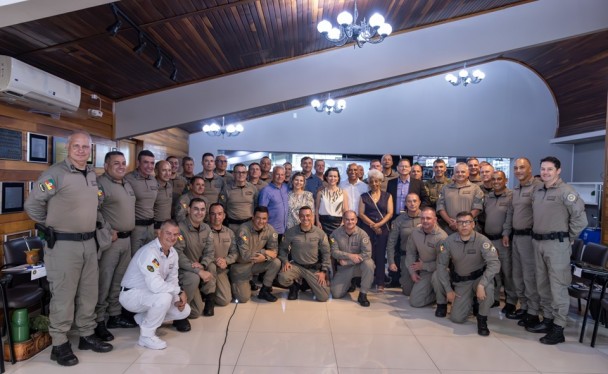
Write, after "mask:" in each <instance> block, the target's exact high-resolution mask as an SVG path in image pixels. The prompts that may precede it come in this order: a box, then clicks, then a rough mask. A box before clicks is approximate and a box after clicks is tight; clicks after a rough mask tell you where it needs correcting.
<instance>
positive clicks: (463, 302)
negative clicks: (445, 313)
mask: <svg viewBox="0 0 608 374" xmlns="http://www.w3.org/2000/svg"><path fill="white" fill-rule="evenodd" d="M435 274H437V272H435V273H433V278H432V282H433V288H434V289H435V294H436V296H437V304H447V302H448V299H447V297H446V295H447V292H446V290H445V288H444V287H443V286H442V285H441V283H440V282H439V281H438V279H437V277H436V276H435ZM479 281H481V277H479V278H477V279H475V280H470V281H464V282H457V283H454V284H453V288H454V292H456V295H458V296H456V298H455V299H454V302H453V303H452V310H451V311H450V320H451V321H452V322H454V323H464V322H465V321H466V320H467V318H468V316H469V313H471V310H472V308H473V296H475V291H476V289H477V285H478V284H479ZM492 304H494V284H492V282H490V284H488V287H486V299H485V300H483V301H482V300H480V301H479V314H481V315H482V316H486V317H487V316H488V314H489V313H490V307H492Z"/></svg>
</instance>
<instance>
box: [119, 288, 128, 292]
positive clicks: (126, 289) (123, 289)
mask: <svg viewBox="0 0 608 374" xmlns="http://www.w3.org/2000/svg"><path fill="white" fill-rule="evenodd" d="M120 290H121V291H125V292H127V291H129V290H130V288H129V287H120Z"/></svg>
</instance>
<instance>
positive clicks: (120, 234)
mask: <svg viewBox="0 0 608 374" xmlns="http://www.w3.org/2000/svg"><path fill="white" fill-rule="evenodd" d="M116 236H118V238H119V239H126V238H128V237H129V236H131V231H119V232H117V233H116Z"/></svg>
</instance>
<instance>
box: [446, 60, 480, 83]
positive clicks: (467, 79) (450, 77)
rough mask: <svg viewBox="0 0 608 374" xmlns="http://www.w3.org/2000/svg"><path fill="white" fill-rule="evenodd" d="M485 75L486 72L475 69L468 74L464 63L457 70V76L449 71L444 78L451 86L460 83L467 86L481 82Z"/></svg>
mask: <svg viewBox="0 0 608 374" xmlns="http://www.w3.org/2000/svg"><path fill="white" fill-rule="evenodd" d="M485 77H486V74H485V73H484V72H483V71H481V70H479V69H476V70H474V71H473V74H469V72H468V71H467V66H466V65H465V66H464V68H463V69H462V70H460V71H459V72H458V76H455V75H454V74H452V73H450V74H447V75H446V76H445V80H446V81H448V82H450V83H451V84H452V85H453V86H458V85H459V84H461V83H462V85H463V86H465V87H466V86H468V85H469V84H471V83H473V84H477V83H479V82H481V81H482V80H483V79H484V78H485Z"/></svg>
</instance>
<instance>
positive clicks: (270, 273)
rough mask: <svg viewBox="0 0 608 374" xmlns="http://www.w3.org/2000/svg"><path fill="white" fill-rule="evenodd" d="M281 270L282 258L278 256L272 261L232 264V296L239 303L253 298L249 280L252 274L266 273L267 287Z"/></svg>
mask: <svg viewBox="0 0 608 374" xmlns="http://www.w3.org/2000/svg"><path fill="white" fill-rule="evenodd" d="M279 270H281V260H279V259H278V258H275V259H273V260H272V261H266V262H261V263H257V264H251V263H249V264H239V263H234V264H232V265H230V280H231V281H232V296H233V297H234V298H235V299H236V300H238V301H239V303H246V302H248V301H249V300H250V299H251V285H249V280H250V279H251V276H252V275H256V274H261V273H264V272H266V274H264V280H263V284H264V286H266V287H272V282H273V281H274V279H275V278H276V276H277V274H278V273H279Z"/></svg>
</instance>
